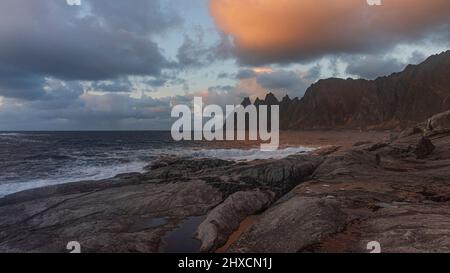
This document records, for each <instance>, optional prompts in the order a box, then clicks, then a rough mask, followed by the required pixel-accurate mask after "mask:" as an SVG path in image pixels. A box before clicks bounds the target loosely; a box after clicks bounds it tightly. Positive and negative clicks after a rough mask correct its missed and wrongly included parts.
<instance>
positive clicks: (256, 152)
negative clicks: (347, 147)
mask: <svg viewBox="0 0 450 273" xmlns="http://www.w3.org/2000/svg"><path fill="white" fill-rule="evenodd" d="M313 150H314V148H307V147H289V148H284V149H278V150H276V151H270V152H266V151H261V150H260V149H259V148H258V149H205V150H187V151H183V152H181V153H180V152H177V153H176V154H177V155H181V156H192V157H195V158H219V159H224V160H234V161H251V160H257V159H281V158H285V157H288V156H290V155H293V154H298V153H308V152H311V151H313Z"/></svg>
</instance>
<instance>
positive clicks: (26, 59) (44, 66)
mask: <svg viewBox="0 0 450 273" xmlns="http://www.w3.org/2000/svg"><path fill="white" fill-rule="evenodd" d="M169 14H174V13H170V12H169V11H168V10H165V9H164V8H163V7H162V6H161V5H160V1H155V0H137V1H132V2H128V1H121V0H108V1H106V0H92V1H87V0H84V1H82V6H80V7H78V6H68V5H67V4H66V3H65V1H59V0H41V1H28V0H2V1H1V2H0V41H1V43H0V71H1V72H4V71H9V72H8V73H6V75H5V74H3V75H2V76H0V96H5V97H13V98H22V99H37V98H39V97H40V96H41V95H43V94H44V92H43V91H42V90H43V88H44V86H43V84H44V82H45V80H44V78H46V77H51V78H57V79H63V80H68V81H72V80H85V81H97V80H111V79H116V78H120V77H125V76H128V75H141V76H158V75H160V73H161V70H162V69H164V68H166V67H169V66H171V65H173V64H171V63H170V62H169V61H168V60H166V58H165V57H164V56H163V55H162V54H161V50H160V48H159V46H158V45H157V44H156V43H155V42H153V41H152V40H151V39H150V38H149V37H150V36H151V34H153V33H159V32H162V31H164V30H167V29H168V28H171V27H173V26H174V25H175V24H177V23H178V21H179V19H178V18H177V16H175V15H172V16H169Z"/></svg>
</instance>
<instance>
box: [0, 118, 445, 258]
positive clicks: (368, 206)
mask: <svg viewBox="0 0 450 273" xmlns="http://www.w3.org/2000/svg"><path fill="white" fill-rule="evenodd" d="M449 211H450V112H446V113H443V114H440V115H437V116H434V117H433V118H431V119H430V120H428V121H427V122H425V123H421V124H419V125H417V126H416V127H413V128H410V129H408V130H405V131H404V132H402V133H401V134H399V136H398V137H394V138H392V139H391V140H386V141H383V142H380V143H357V144H355V146H354V147H353V148H351V149H347V150H344V149H341V148H340V147H334V146H330V147H325V148H323V149H320V150H316V151H315V152H313V153H310V154H297V155H292V156H289V157H287V158H285V159H281V160H257V161H252V162H231V161H223V160H216V159H198V160H192V159H183V158H177V157H169V158H164V159H161V160H160V161H158V162H156V163H155V164H153V165H152V166H150V167H149V171H148V172H146V173H144V174H138V173H135V174H127V175H120V176H117V177H115V178H113V179H107V180H103V181H87V182H79V183H72V184H65V185H57V186H51V187H46V188H41V189H34V190H29V191H25V192H21V193H17V194H13V195H10V196H7V197H5V198H2V199H0V252H24V251H25V252H67V249H66V245H67V243H68V242H69V241H78V242H79V243H80V244H81V247H82V252H170V251H176V252H195V251H205V252H215V251H228V252H368V250H367V244H368V242H372V241H376V242H379V243H380V245H381V251H382V252H450V229H449V226H450V215H449ZM194 235H195V236H196V238H197V239H198V241H197V240H194V239H192V237H193V236H194Z"/></svg>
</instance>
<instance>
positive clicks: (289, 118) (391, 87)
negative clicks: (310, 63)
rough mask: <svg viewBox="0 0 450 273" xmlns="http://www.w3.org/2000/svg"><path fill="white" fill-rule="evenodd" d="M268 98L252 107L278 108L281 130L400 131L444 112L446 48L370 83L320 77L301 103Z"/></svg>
mask: <svg viewBox="0 0 450 273" xmlns="http://www.w3.org/2000/svg"><path fill="white" fill-rule="evenodd" d="M273 99H274V95H273V94H272V93H269V94H268V95H267V96H266V98H265V99H264V100H260V99H257V101H256V102H255V103H254V104H255V105H257V106H258V105H261V104H265V105H273V104H279V105H280V128H281V129H282V130H301V129H403V128H405V127H408V126H411V125H413V124H416V123H418V122H420V121H423V120H425V119H427V118H429V117H431V116H432V115H434V114H436V113H440V112H444V111H446V110H449V109H450V50H448V51H445V52H442V53H440V54H436V55H432V56H430V57H428V58H427V59H426V60H425V61H424V62H422V63H420V64H418V65H408V66H406V68H405V69H404V70H403V71H401V72H396V73H393V74H391V75H389V76H382V77H378V78H377V79H375V80H366V79H351V78H348V79H339V78H329V79H322V80H319V81H317V82H316V83H314V84H312V85H311V86H310V87H309V88H308V89H307V90H306V93H305V95H304V96H303V97H302V98H301V99H299V98H294V99H291V98H289V97H288V96H285V97H284V98H283V99H282V100H281V102H280V101H278V100H276V102H274V100H273ZM246 104H248V98H246Z"/></svg>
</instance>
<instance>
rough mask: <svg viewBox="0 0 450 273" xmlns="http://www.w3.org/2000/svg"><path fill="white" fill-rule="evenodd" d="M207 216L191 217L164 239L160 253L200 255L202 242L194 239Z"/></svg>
mask: <svg viewBox="0 0 450 273" xmlns="http://www.w3.org/2000/svg"><path fill="white" fill-rule="evenodd" d="M205 218H206V216H197V217H189V218H188V219H187V220H185V221H184V222H183V223H181V224H180V226H179V227H178V228H177V229H175V230H173V231H171V232H169V233H168V234H167V235H166V236H165V237H164V239H163V243H162V245H161V247H160V250H159V252H160V253H198V252H199V250H200V246H201V242H200V241H198V240H196V239H194V235H195V232H196V231H197V228H198V226H199V225H200V224H201V223H202V222H203V221H204V220H205Z"/></svg>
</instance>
